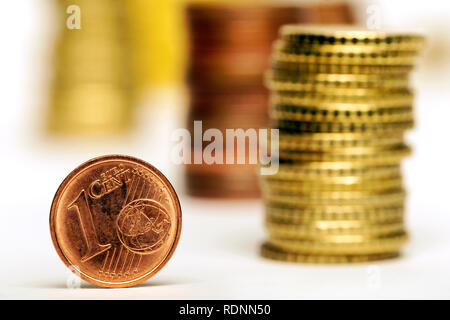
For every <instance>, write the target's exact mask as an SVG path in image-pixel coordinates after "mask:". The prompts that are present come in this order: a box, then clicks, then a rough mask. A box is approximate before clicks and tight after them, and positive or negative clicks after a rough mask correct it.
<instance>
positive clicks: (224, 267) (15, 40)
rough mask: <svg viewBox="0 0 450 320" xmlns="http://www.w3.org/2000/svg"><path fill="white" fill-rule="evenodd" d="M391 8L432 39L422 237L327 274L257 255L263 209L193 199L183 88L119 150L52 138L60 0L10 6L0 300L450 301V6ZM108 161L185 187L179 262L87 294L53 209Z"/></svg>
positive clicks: (424, 111) (421, 127) (423, 134)
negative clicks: (130, 160) (180, 140)
mask: <svg viewBox="0 0 450 320" xmlns="http://www.w3.org/2000/svg"><path fill="white" fill-rule="evenodd" d="M380 3H381V4H382V6H381V7H380V8H381V10H382V11H381V12H382V15H381V17H382V19H383V20H382V23H383V26H386V27H401V28H415V29H417V28H418V29H422V30H424V32H425V33H427V34H428V35H429V40H428V50H427V52H426V54H425V58H424V61H423V63H422V66H421V67H420V68H418V70H417V72H416V73H415V76H414V86H415V87H416V88H417V90H418V92H417V99H416V101H417V103H416V119H417V126H416V129H415V130H414V131H413V132H412V133H411V134H410V136H409V141H410V142H411V143H412V145H413V146H414V149H415V151H414V156H413V157H411V158H410V159H408V160H407V161H405V166H404V169H405V174H406V183H407V186H408V189H409V198H408V208H409V210H408V230H409V231H410V232H411V235H412V237H411V238H412V239H411V241H410V243H409V245H408V246H407V247H406V248H405V250H404V255H403V257H401V258H400V259H397V260H392V261H387V262H377V263H371V264H361V265H342V266H322V265H294V264H285V263H277V262H272V261H267V260H264V259H262V258H260V257H259V256H258V246H259V244H260V243H261V242H262V241H263V240H264V238H265V234H264V228H263V223H262V220H263V219H262V218H263V215H262V213H263V207H262V204H261V203H260V201H235V202H213V201H201V200H196V199H192V198H187V197H185V196H184V195H183V192H182V191H183V190H182V181H181V179H180V175H179V172H178V170H179V168H176V167H174V166H172V165H171V164H170V162H169V157H168V156H167V154H168V152H169V148H170V143H169V138H168V137H169V133H170V132H171V130H172V129H173V128H175V127H176V126H177V123H176V121H174V120H173V119H175V116H176V115H179V113H180V107H181V105H180V102H181V101H182V99H181V97H180V95H178V94H175V91H174V90H159V91H158V92H155V93H154V94H152V95H151V98H150V100H149V101H148V102H147V103H146V105H147V108H144V109H143V111H142V115H143V116H142V117H140V119H141V123H140V126H139V129H138V130H137V132H136V133H134V134H133V135H130V136H127V137H117V138H115V139H114V143H111V141H110V140H108V141H107V143H106V142H105V141H102V140H98V141H89V142H88V141H86V140H76V139H71V140H69V141H68V140H63V139H57V138H50V137H47V136H45V134H44V133H43V132H42V130H41V128H40V124H39V121H38V120H39V119H41V117H43V112H44V110H45V104H43V103H42V102H41V101H42V96H43V95H44V93H45V88H46V81H44V80H43V79H45V76H46V74H47V70H48V66H47V65H46V63H44V61H47V60H48V52H49V51H48V49H49V48H48V46H49V43H48V41H49V40H48V39H49V35H51V34H52V30H53V29H52V25H51V20H50V19H49V10H50V7H51V6H50V5H49V4H50V2H49V1H38V0H20V1H2V2H1V4H0V6H1V7H0V39H1V50H0V88H1V89H0V90H1V91H0V92H1V95H0V98H1V112H0V152H1V156H0V168H1V170H0V172H1V174H0V179H1V182H0V200H1V201H0V227H1V230H0V298H40V299H46V298H56V299H61V298H89V299H91V298H93V299H116V298H117V299H118V298H126V299H128V298H130V299H141V298H142V299H179V298H188V299H189V298H191V299H196V298H236V299H238V298H252V299H260V298H261V299H262V298H268V299H271V298H285V299H295V298H308V299H310V298H387V299H391V298H450V204H449V203H450V189H449V182H450V174H449V165H450V157H449V149H448V140H447V138H448V136H449V133H450V106H449V97H450V90H449V89H450V88H449V83H450V82H449V81H450V72H449V70H450V39H449V35H448V30H449V29H450V7H449V3H448V2H447V1H418V0H417V1H400V0H398V1H387V0H384V1H380ZM360 8H361V10H360V12H361V13H364V7H363V6H361V5H360ZM362 21H363V22H364V19H363V20H362ZM149 106H155V107H153V108H150V107H149ZM171 119H172V120H171ZM108 153H121V154H129V155H134V156H137V157H140V158H142V159H144V160H146V161H148V162H150V163H152V164H154V165H155V166H156V167H158V168H159V169H160V170H161V171H162V172H163V173H165V174H166V175H167V176H168V178H169V179H170V180H171V181H173V182H174V184H175V186H176V189H177V190H178V191H179V194H180V198H181V203H182V208H183V231H182V237H181V241H180V244H179V247H178V249H177V251H176V252H175V255H174V256H173V258H172V259H171V261H170V262H169V264H168V265H167V266H166V267H165V268H164V269H163V270H162V271H161V272H160V273H159V274H157V275H156V276H155V277H153V278H152V279H150V280H148V281H147V282H145V283H144V284H141V285H139V286H137V287H133V288H127V289H101V288H96V287H93V286H91V285H89V284H87V283H84V282H83V283H82V284H81V286H82V289H80V290H74V289H68V288H67V286H66V281H67V279H68V278H69V274H68V273H67V271H66V269H65V267H64V266H63V264H62V263H61V261H60V260H59V258H58V256H57V254H56V252H55V250H54V249H53V246H52V243H51V239H50V233H49V228H48V216H49V209H50V205H51V201H52V198H53V195H54V193H55V191H56V189H57V187H58V186H59V184H60V183H61V181H62V180H63V178H64V177H65V176H66V175H67V174H68V173H69V172H70V171H71V170H72V169H73V168H75V167H76V166H77V165H79V164H80V163H82V162H84V161H85V160H87V159H89V158H91V157H94V156H98V155H102V154H108Z"/></svg>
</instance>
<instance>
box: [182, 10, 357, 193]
mask: <svg viewBox="0 0 450 320" xmlns="http://www.w3.org/2000/svg"><path fill="white" fill-rule="evenodd" d="M330 11H331V12H333V14H332V15H330V14H329V12H330ZM187 17H188V24H189V28H190V57H191V59H190V64H189V69H188V83H189V90H190V110H189V114H188V128H190V129H191V131H192V135H193V122H194V121H195V120H198V121H202V128H203V130H204V131H205V130H207V129H209V128H216V129H218V130H220V131H221V132H222V133H223V136H224V137H225V130H226V129H237V128H241V129H244V130H246V129H250V128H253V129H258V128H266V127H267V126H268V125H269V117H268V112H267V110H268V98H269V96H268V91H267V89H266V88H265V87H264V83H263V75H264V72H265V70H266V69H267V67H268V65H269V61H270V53H271V48H272V43H273V41H274V40H275V39H276V38H277V34H278V29H279V28H280V27H281V26H282V25H284V24H287V23H297V22H302V21H314V22H316V23H350V22H352V17H351V10H350V8H349V6H347V5H346V4H330V5H321V6H308V7H298V6H296V7H291V6H268V5H266V6H264V5H231V4H192V5H190V6H188V8H187ZM204 146H205V144H203V146H202V148H203V147H204ZM248 147H249V148H258V146H257V145H248ZM192 150H193V152H194V153H195V152H201V151H202V150H195V148H194V146H193V148H192ZM223 151H224V152H223V153H224V155H225V153H226V148H225V141H224V148H223ZM247 152H248V150H247ZM186 172H187V186H188V188H187V190H188V192H189V193H190V194H192V195H196V196H205V197H230V198H232V197H256V196H259V195H260V191H259V185H258V178H257V170H256V165H255V164H243V165H231V164H230V165H220V164H214V165H209V164H191V165H188V166H187V169H186Z"/></svg>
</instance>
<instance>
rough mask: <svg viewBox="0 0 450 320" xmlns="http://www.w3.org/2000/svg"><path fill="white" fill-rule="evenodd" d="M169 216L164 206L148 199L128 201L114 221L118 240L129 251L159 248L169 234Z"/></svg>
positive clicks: (135, 251) (148, 250)
mask: <svg viewBox="0 0 450 320" xmlns="http://www.w3.org/2000/svg"><path fill="white" fill-rule="evenodd" d="M170 225H171V222H170V216H169V214H168V213H167V211H166V210H165V209H164V207H163V206H162V205H161V204H159V203H158V202H156V201H154V200H150V199H138V200H134V201H132V202H130V203H129V204H127V205H126V206H125V207H123V208H122V210H121V211H120V213H119V216H118V217H117V221H116V227H117V235H118V237H119V240H120V242H122V244H123V245H124V246H125V247H126V248H127V249H129V250H130V251H132V252H134V253H138V254H150V253H153V252H154V251H155V250H157V249H159V248H161V246H162V245H163V244H164V243H165V241H166V240H167V238H168V236H169V230H170Z"/></svg>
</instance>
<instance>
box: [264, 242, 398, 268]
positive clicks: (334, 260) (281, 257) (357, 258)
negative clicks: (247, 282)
mask: <svg viewBox="0 0 450 320" xmlns="http://www.w3.org/2000/svg"><path fill="white" fill-rule="evenodd" d="M260 253H261V256H262V257H264V258H267V259H271V260H276V261H283V262H293V263H317V264H320V263H323V264H342V263H365V262H371V261H378V260H386V259H392V258H396V257H398V256H399V253H398V252H391V253H381V254H370V255H311V254H309V255H308V254H298V253H292V252H286V251H282V250H279V249H275V248H273V246H271V245H270V244H269V243H264V244H263V245H262V246H261V249H260Z"/></svg>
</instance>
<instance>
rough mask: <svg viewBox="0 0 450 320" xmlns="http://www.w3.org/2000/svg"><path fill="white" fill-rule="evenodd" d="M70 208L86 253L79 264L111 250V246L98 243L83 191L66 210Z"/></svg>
mask: <svg viewBox="0 0 450 320" xmlns="http://www.w3.org/2000/svg"><path fill="white" fill-rule="evenodd" d="M72 208H74V209H76V210H77V213H78V218H79V219H80V226H81V231H82V232H83V236H84V239H85V241H86V246H87V252H86V254H85V255H84V256H83V257H82V258H81V262H85V261H87V260H89V259H91V258H93V257H95V256H96V255H98V254H100V253H102V252H104V251H106V250H108V249H109V248H111V244H100V243H99V241H98V237H97V232H96V231H95V226H94V219H93V218H92V213H91V209H90V208H89V204H88V199H87V196H86V192H85V191H84V189H83V190H81V192H80V194H79V195H78V197H77V198H76V199H75V200H74V201H73V202H72V203H71V204H70V205H69V206H68V207H67V210H70V209H72Z"/></svg>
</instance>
